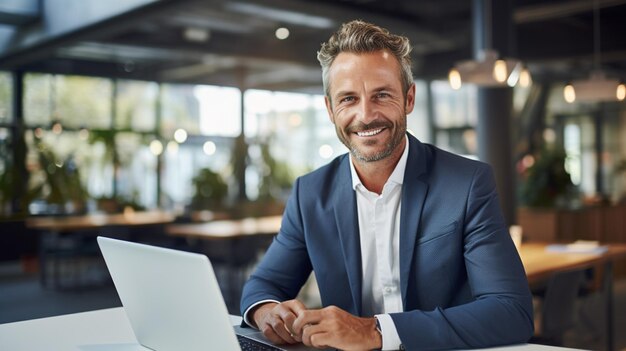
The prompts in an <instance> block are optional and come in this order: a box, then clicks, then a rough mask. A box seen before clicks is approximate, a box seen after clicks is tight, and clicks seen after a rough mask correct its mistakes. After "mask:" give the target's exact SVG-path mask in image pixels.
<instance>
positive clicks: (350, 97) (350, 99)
mask: <svg viewBox="0 0 626 351" xmlns="http://www.w3.org/2000/svg"><path fill="white" fill-rule="evenodd" d="M351 101H354V96H346V97H344V98H343V99H341V100H339V102H351Z"/></svg>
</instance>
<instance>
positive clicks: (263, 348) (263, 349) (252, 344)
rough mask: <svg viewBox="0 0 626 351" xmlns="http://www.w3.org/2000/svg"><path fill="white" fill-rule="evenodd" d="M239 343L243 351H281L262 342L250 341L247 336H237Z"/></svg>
mask: <svg viewBox="0 0 626 351" xmlns="http://www.w3.org/2000/svg"><path fill="white" fill-rule="evenodd" d="M237 341H239V346H240V347H241V351H275V350H279V351H280V349H279V348H276V347H273V346H270V345H266V344H263V343H261V342H258V341H255V340H252V339H248V338H246V337H245V336H241V335H237Z"/></svg>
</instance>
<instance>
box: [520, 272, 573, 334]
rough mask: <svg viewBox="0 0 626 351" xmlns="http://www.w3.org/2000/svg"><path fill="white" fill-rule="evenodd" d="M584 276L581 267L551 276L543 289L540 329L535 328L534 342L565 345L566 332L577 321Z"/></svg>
mask: <svg viewBox="0 0 626 351" xmlns="http://www.w3.org/2000/svg"><path fill="white" fill-rule="evenodd" d="M583 278H584V270H581V269H574V270H570V271H564V272H558V273H555V274H554V275H553V276H552V277H551V278H550V280H549V281H548V284H547V286H546V288H545V290H543V291H541V295H543V296H542V299H541V308H540V318H539V328H538V329H539V330H535V336H534V337H533V339H532V341H533V342H536V343H540V344H548V345H555V346H560V345H563V335H564V333H565V332H566V331H567V330H568V329H570V328H571V327H572V326H574V323H575V319H576V299H577V298H578V292H579V289H580V287H581V284H582V283H583ZM536 317H537V316H535V318H536Z"/></svg>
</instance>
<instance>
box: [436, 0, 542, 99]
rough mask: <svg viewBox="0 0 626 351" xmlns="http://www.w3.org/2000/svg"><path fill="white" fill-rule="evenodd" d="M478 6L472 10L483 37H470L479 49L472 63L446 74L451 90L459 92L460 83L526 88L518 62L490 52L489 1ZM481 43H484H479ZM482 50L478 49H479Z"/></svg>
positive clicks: (527, 80) (528, 80)
mask: <svg viewBox="0 0 626 351" xmlns="http://www.w3.org/2000/svg"><path fill="white" fill-rule="evenodd" d="M479 3H480V5H481V6H476V7H474V14H473V15H474V17H475V21H479V23H482V26H483V28H484V30H483V32H482V33H483V36H481V37H480V38H478V37H476V35H477V34H476V33H475V34H474V36H475V38H474V41H475V45H476V43H477V40H479V41H478V42H479V43H480V44H478V46H479V49H478V50H476V51H475V56H476V57H475V59H474V60H465V61H460V62H457V63H456V64H455V65H454V67H452V69H450V71H449V72H448V81H449V83H450V86H451V87H452V88H453V89H455V90H456V89H460V88H461V86H462V85H463V84H464V83H471V84H476V85H479V86H485V87H498V86H510V87H513V86H515V85H516V84H518V83H519V84H520V85H522V86H529V85H530V83H531V81H532V79H531V77H530V73H529V72H528V69H526V68H525V67H524V65H523V64H522V62H521V61H520V60H517V59H513V58H501V57H500V55H499V53H498V52H497V51H496V50H494V49H493V48H492V43H491V40H492V38H491V33H492V30H493V28H492V23H491V22H492V21H491V16H492V9H491V0H485V1H481V2H479ZM480 39H484V42H480ZM480 48H482V49H480Z"/></svg>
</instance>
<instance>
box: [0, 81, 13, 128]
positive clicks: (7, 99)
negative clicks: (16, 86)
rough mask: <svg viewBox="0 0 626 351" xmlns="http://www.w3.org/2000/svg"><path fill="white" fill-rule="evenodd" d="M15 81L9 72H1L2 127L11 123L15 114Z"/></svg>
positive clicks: (0, 115)
mask: <svg viewBox="0 0 626 351" xmlns="http://www.w3.org/2000/svg"><path fill="white" fill-rule="evenodd" d="M12 89H13V79H12V77H11V75H10V74H9V73H8V72H0V125H1V124H4V123H9V122H11V117H12V115H13V112H12V110H11V107H12V105H13V104H12V101H11V100H12V96H13V91H12Z"/></svg>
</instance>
